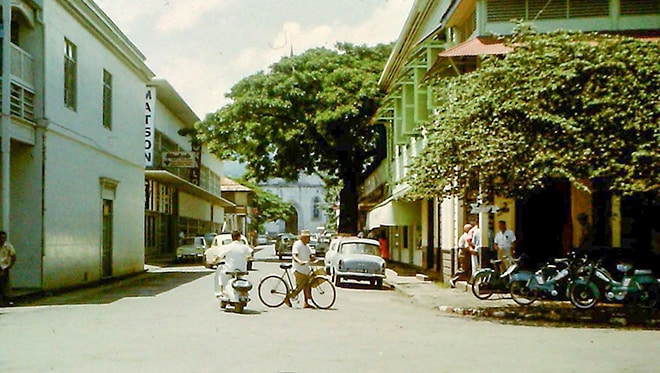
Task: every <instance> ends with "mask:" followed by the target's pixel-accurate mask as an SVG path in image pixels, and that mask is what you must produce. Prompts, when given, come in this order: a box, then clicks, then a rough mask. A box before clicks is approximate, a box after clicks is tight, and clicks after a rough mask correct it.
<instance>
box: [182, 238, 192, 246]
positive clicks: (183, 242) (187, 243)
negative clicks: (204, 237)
mask: <svg viewBox="0 0 660 373" xmlns="http://www.w3.org/2000/svg"><path fill="white" fill-rule="evenodd" d="M194 244H195V237H188V238H184V239H183V240H182V241H181V245H194Z"/></svg>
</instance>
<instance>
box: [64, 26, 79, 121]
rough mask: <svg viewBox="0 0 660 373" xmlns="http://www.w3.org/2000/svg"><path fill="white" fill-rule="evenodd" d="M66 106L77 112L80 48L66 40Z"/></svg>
mask: <svg viewBox="0 0 660 373" xmlns="http://www.w3.org/2000/svg"><path fill="white" fill-rule="evenodd" d="M64 106H66V107H67V108H69V109H71V110H73V111H76V110H77V107H78V47H77V46H76V44H74V43H73V42H72V41H71V40H69V39H68V38H64Z"/></svg>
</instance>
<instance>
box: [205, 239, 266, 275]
mask: <svg viewBox="0 0 660 373" xmlns="http://www.w3.org/2000/svg"><path fill="white" fill-rule="evenodd" d="M241 242H242V243H243V244H244V245H247V247H249V248H250V257H249V258H248V263H247V269H248V271H249V270H251V269H252V262H253V261H254V248H252V246H250V244H248V240H247V238H245V236H243V235H241ZM230 243H232V239H231V233H220V234H219V235H217V236H215V237H213V242H212V243H211V247H210V248H209V249H208V250H206V252H205V253H204V255H205V257H206V266H207V267H209V268H211V267H212V265H211V263H212V262H213V261H214V260H215V258H216V257H218V255H220V253H221V252H222V251H223V250H225V248H226V246H227V245H229V244H230Z"/></svg>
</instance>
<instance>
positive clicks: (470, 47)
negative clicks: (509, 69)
mask: <svg viewBox="0 0 660 373" xmlns="http://www.w3.org/2000/svg"><path fill="white" fill-rule="evenodd" d="M511 51H513V48H511V47H509V46H506V45H504V42H503V41H502V40H499V39H495V38H488V37H481V36H478V37H476V38H472V39H470V40H467V41H464V42H463V43H461V44H459V45H457V46H455V47H453V48H449V49H447V50H446V51H443V52H440V53H439V54H438V57H441V58H442V57H445V58H450V57H463V56H483V55H487V54H507V53H509V52H511Z"/></svg>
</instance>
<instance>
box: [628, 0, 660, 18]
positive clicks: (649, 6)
mask: <svg viewBox="0 0 660 373" xmlns="http://www.w3.org/2000/svg"><path fill="white" fill-rule="evenodd" d="M643 14H660V2H658V1H647V0H621V15H624V16H632V15H643Z"/></svg>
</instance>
